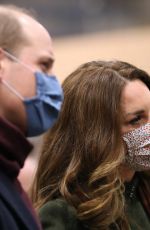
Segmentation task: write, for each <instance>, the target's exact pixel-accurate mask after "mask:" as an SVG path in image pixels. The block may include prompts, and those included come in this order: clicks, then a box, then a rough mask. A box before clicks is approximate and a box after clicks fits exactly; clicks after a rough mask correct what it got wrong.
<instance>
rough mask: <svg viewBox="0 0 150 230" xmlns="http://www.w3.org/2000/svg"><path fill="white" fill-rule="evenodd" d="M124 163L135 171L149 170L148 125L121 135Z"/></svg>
mask: <svg viewBox="0 0 150 230" xmlns="http://www.w3.org/2000/svg"><path fill="white" fill-rule="evenodd" d="M123 140H124V141H125V143H126V146H127V155H126V159H125V160H126V163H127V164H128V165H129V166H130V167H131V168H132V169H134V170H135V171H142V170H148V169H150V123H147V124H146V125H143V126H141V127H140V128H138V129H134V130H133V131H131V132H129V133H126V134H125V135H123Z"/></svg>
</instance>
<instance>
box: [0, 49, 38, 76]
mask: <svg viewBox="0 0 150 230" xmlns="http://www.w3.org/2000/svg"><path fill="white" fill-rule="evenodd" d="M3 52H4V54H6V56H7V57H8V58H10V59H11V60H13V61H15V62H17V63H19V64H21V65H22V66H23V67H25V68H26V69H28V70H30V71H32V72H33V73H34V72H35V70H34V69H33V68H32V67H30V66H28V65H26V64H25V63H24V62H22V61H20V60H19V59H18V58H16V57H15V56H14V55H12V54H10V53H9V52H8V51H6V50H3Z"/></svg>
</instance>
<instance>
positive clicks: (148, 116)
mask: <svg viewBox="0 0 150 230" xmlns="http://www.w3.org/2000/svg"><path fill="white" fill-rule="evenodd" d="M121 107H122V129H121V131H122V134H125V133H127V132H130V131H132V130H134V129H136V128H139V127H140V126H142V125H144V124H146V123H148V122H150V90H149V89H148V87H147V86H146V85H145V84H144V83H143V82H142V81H140V80H133V81H130V82H128V83H127V85H126V86H125V88H124V90H123V92H122V98H121Z"/></svg>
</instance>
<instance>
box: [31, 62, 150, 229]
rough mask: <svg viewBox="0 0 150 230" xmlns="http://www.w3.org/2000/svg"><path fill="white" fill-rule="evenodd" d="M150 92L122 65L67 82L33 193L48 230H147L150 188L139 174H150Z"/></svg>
mask: <svg viewBox="0 0 150 230" xmlns="http://www.w3.org/2000/svg"><path fill="white" fill-rule="evenodd" d="M149 89H150V77H149V75H148V74H147V73H145V72H144V71H142V70H140V69H138V68H136V67H134V66H132V65H130V64H128V63H125V62H121V61H112V62H111V61H110V62H105V61H93V62H89V63H86V64H84V65H82V66H80V67H79V68H78V69H77V70H75V71H74V72H73V73H72V74H70V76H68V77H67V78H66V80H65V81H64V83H63V90H64V102H63V106H62V110H61V113H60V116H59V118H58V120H57V122H56V123H55V125H54V126H53V128H52V129H51V130H50V131H49V132H48V134H47V136H46V140H45V145H44V148H43V152H42V154H41V158H40V161H39V166H38V170H37V175H36V178H35V183H34V187H33V193H32V195H33V202H34V203H35V206H36V208H38V209H40V211H39V213H40V217H41V221H42V224H43V228H44V229H45V230H51V229H55V230H57V229H58V230H62V229H68V230H76V229H82V230H83V229H101V230H106V229H121V230H122V229H125V230H126V229H130V228H131V229H136V230H137V229H144V230H147V229H150V222H149V217H150V213H148V210H149V206H148V205H147V200H146V199H147V197H148V195H149V183H148V182H147V180H146V179H145V178H144V179H143V177H142V176H141V174H140V173H139V172H138V173H135V172H136V171H143V170H148V169H149V168H150V157H149V155H148V152H149V144H150V143H147V142H148V141H149V139H148V138H149V136H145V135H147V134H148V135H150V128H149V122H150V91H149ZM141 133H142V134H141ZM140 134H141V136H140ZM143 136H144V138H145V139H146V138H147V139H148V140H147V139H146V143H145V139H144V140H143V139H142V137H143ZM145 151H147V152H146V153H145ZM142 155H143V156H142ZM145 155H146V156H145ZM136 174H137V175H136ZM132 181H133V182H132ZM122 182H124V184H125V186H126V188H127V189H126V191H124V186H123V183H122ZM124 195H125V197H126V203H125V205H124ZM133 209H134V210H136V213H138V215H139V217H140V218H138V216H136V217H135V215H136V214H135V213H132V210H133ZM141 223H142V224H141ZM144 225H145V226H144Z"/></svg>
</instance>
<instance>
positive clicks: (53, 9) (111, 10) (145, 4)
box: [0, 0, 150, 36]
mask: <svg viewBox="0 0 150 230" xmlns="http://www.w3.org/2000/svg"><path fill="white" fill-rule="evenodd" d="M0 2H1V3H5V4H7V3H8V4H16V5H18V6H22V7H26V8H29V9H35V11H36V12H37V13H38V16H39V19H40V21H41V22H42V23H43V24H44V25H45V26H46V27H47V29H48V30H49V31H50V32H51V34H52V35H53V36H62V35H63V36H64V35H71V34H77V33H80V34H81V33H87V32H88V33H89V32H98V31H102V30H113V29H118V28H125V27H130V26H135V25H148V24H150V13H149V9H150V1H149V0H142V1H141V0H61V1H60V0H55V1H54V0H42V1H41V0H21V1H20V0H11V1H9V0H3V1H2V0H1V1H0Z"/></svg>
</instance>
